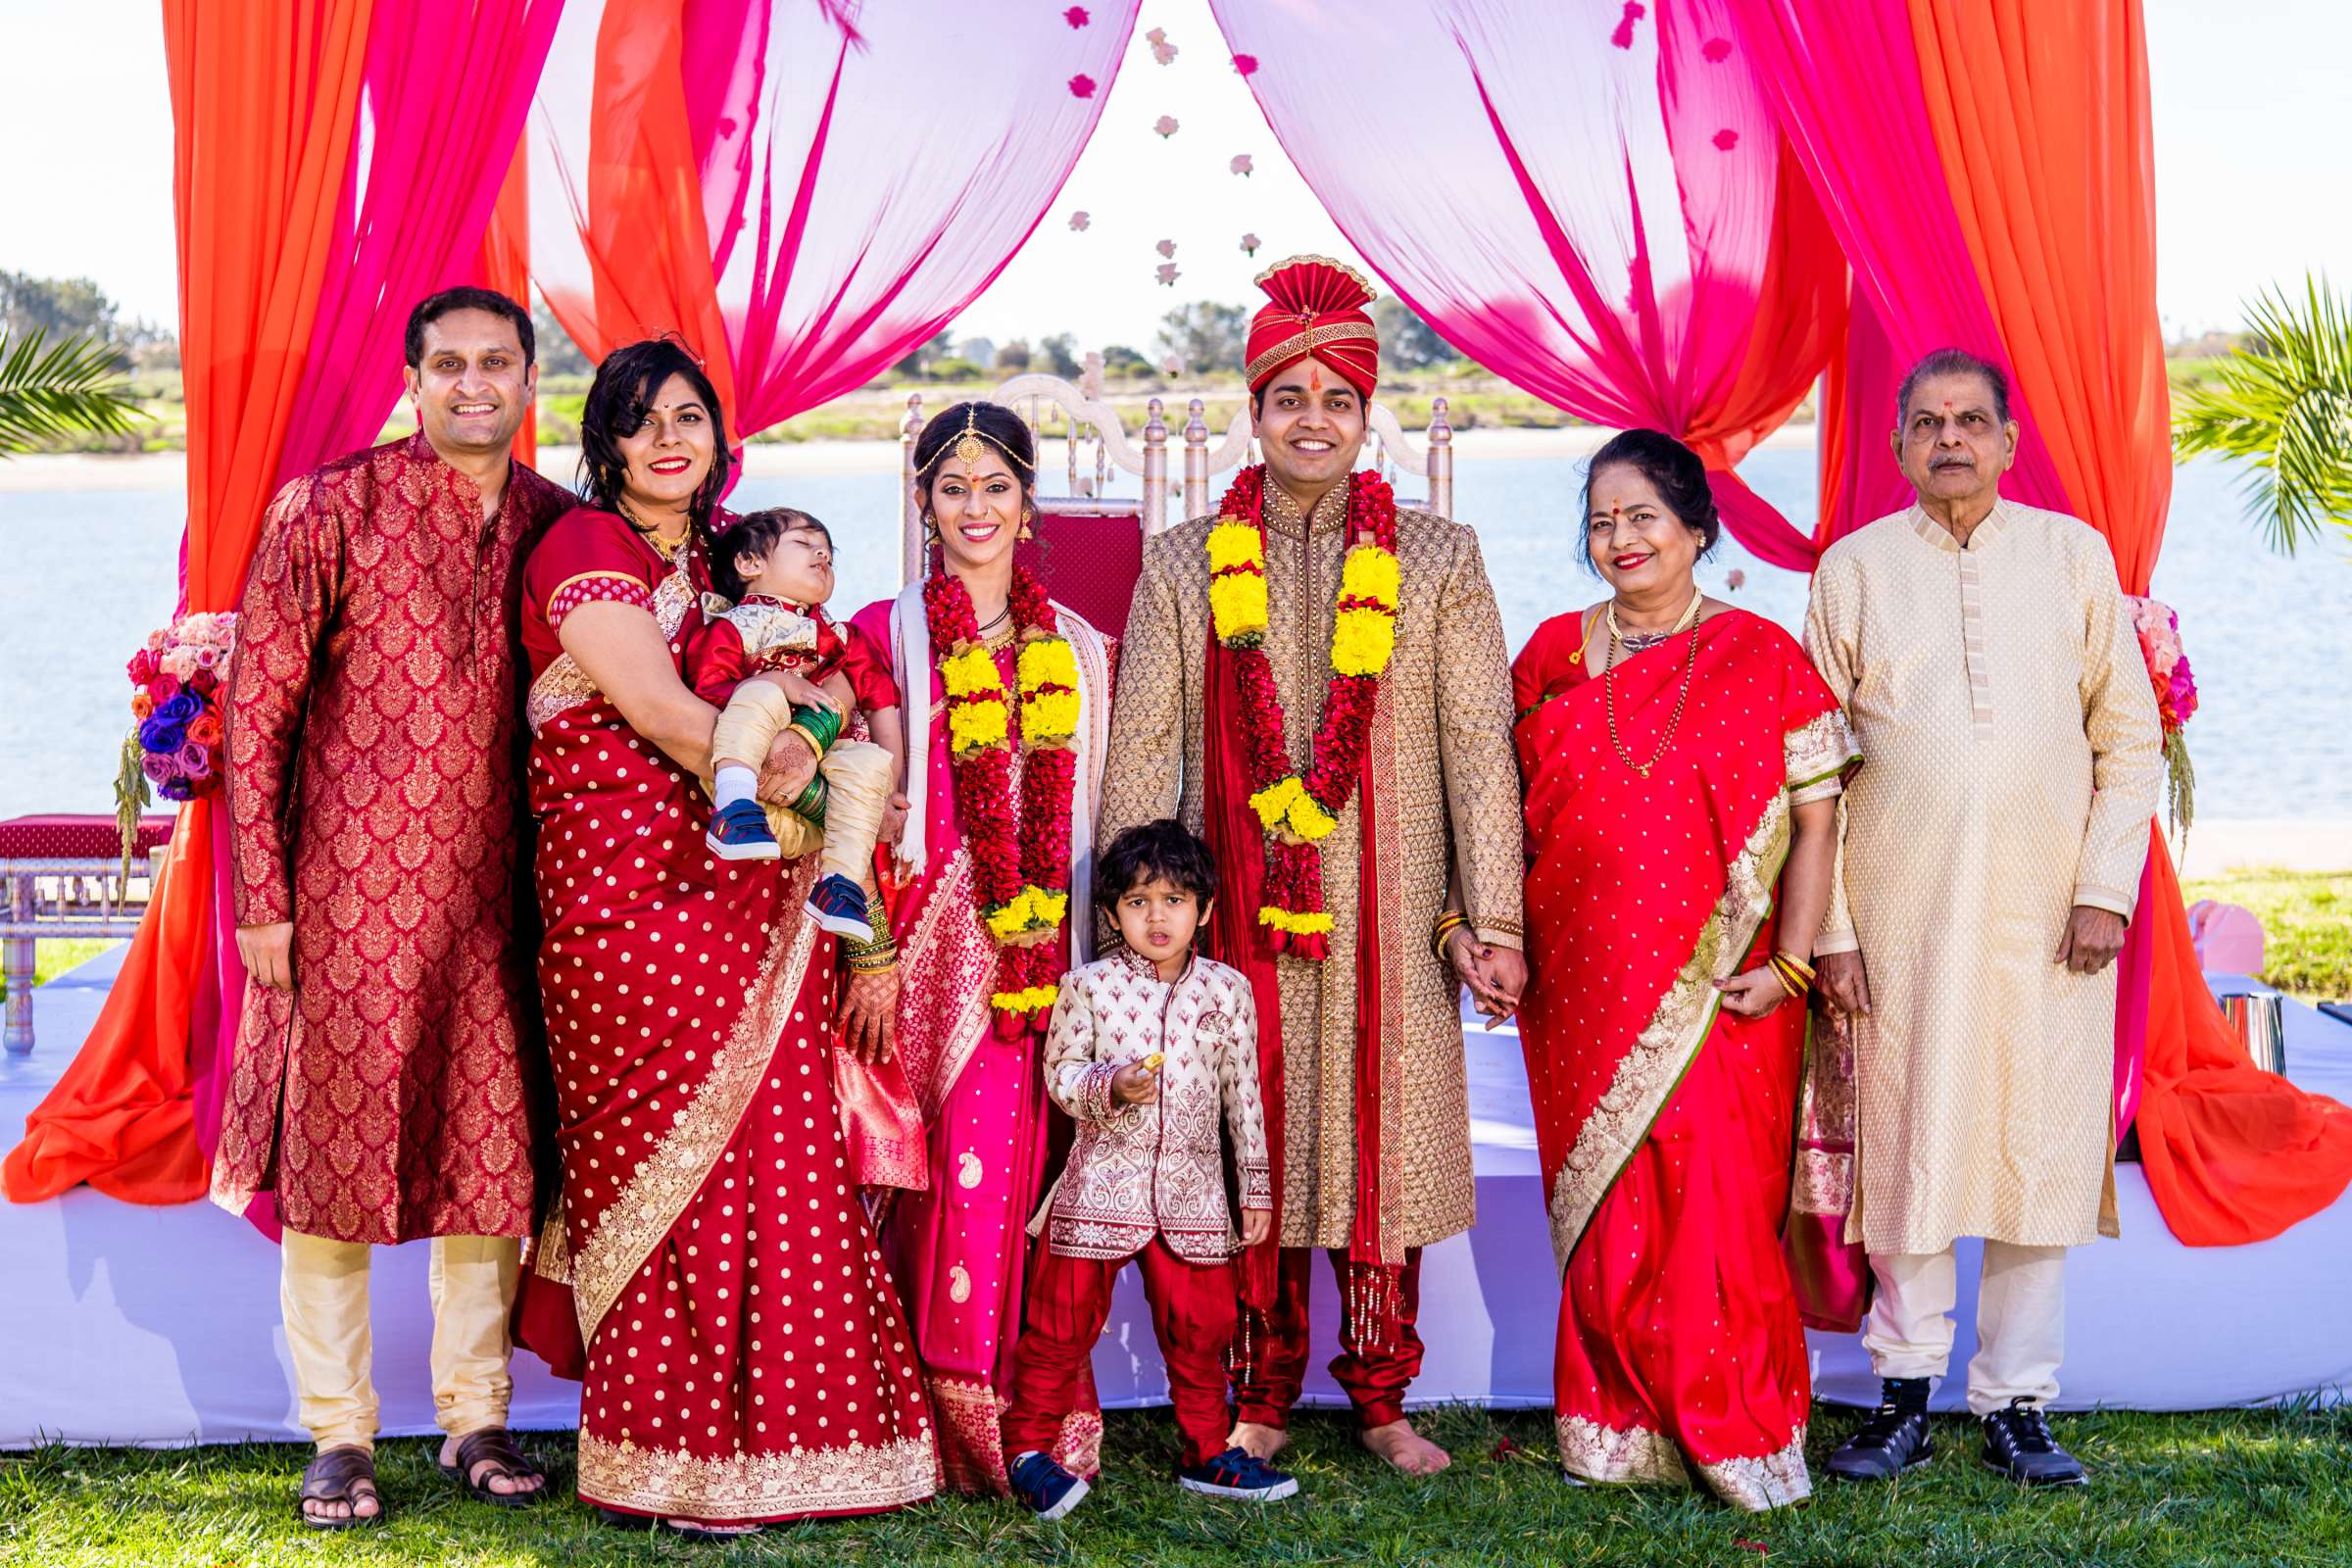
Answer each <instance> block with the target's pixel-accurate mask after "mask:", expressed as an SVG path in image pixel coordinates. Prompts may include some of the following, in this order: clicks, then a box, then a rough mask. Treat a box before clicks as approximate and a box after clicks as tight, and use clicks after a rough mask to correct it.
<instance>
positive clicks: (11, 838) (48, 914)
mask: <svg viewBox="0 0 2352 1568" xmlns="http://www.w3.org/2000/svg"><path fill="white" fill-rule="evenodd" d="M171 839H172V818H171V817H169V816H160V815H159V816H144V817H141V818H140V819H139V834H138V842H137V844H136V846H135V847H134V851H133V854H132V856H131V862H130V875H129V876H128V877H125V876H124V875H123V835H122V832H121V830H120V829H119V828H117V826H116V825H115V819H114V818H113V817H111V816H68V815H63V814H49V815H43V816H18V817H11V818H10V819H9V820H7V821H5V822H0V896H4V897H5V899H6V905H5V907H0V972H4V973H5V974H6V976H7V980H8V1022H7V1025H6V1031H5V1036H4V1039H5V1043H6V1046H7V1050H8V1052H9V1054H12V1055H19V1056H21V1055H25V1054H27V1053H29V1052H30V1051H31V1050H32V969H33V944H34V943H35V942H36V941H39V940H42V939H44V938H46V939H49V940H61V939H72V938H77V937H78V938H87V937H97V938H128V937H130V936H131V935H132V934H133V933H135V932H136V931H137V930H138V925H139V911H140V908H141V906H142V905H143V903H144V901H145V896H146V895H145V891H144V890H145V886H146V880H147V857H148V856H150V855H152V854H154V853H155V852H156V851H157V850H160V849H162V848H163V847H164V846H165V845H166V844H168V843H170V842H171ZM133 883H136V884H138V886H137V887H135V888H134V887H133V886H132V884H133Z"/></svg>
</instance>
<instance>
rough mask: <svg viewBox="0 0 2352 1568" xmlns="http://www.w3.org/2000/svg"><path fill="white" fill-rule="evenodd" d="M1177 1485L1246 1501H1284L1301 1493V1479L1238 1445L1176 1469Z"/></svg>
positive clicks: (1202, 1492)
mask: <svg viewBox="0 0 2352 1568" xmlns="http://www.w3.org/2000/svg"><path fill="white" fill-rule="evenodd" d="M1176 1484H1177V1485H1178V1486H1180V1487H1182V1488H1183V1489H1184V1490H1185V1491H1187V1492H1198V1493H1200V1494H1201V1495H1202V1496H1207V1497H1239V1498H1241V1499H1242V1500H1243V1501H1245V1502H1280V1501H1281V1500H1282V1499H1283V1498H1285V1497H1295V1496H1297V1495H1299V1478H1298V1477H1297V1476H1294V1475H1290V1474H1288V1473H1286V1472H1284V1471H1281V1470H1277V1469H1275V1468H1274V1467H1273V1466H1272V1465H1270V1464H1268V1463H1266V1461H1265V1460H1263V1459H1260V1458H1259V1457H1258V1456H1257V1455H1256V1454H1254V1453H1251V1452H1250V1450H1249V1449H1248V1448H1245V1447H1243V1446H1240V1445H1239V1444H1236V1445H1235V1446H1232V1447H1230V1448H1227V1449H1226V1450H1225V1451H1224V1452H1223V1453H1220V1454H1218V1455H1217V1456H1216V1457H1215V1458H1213V1459H1203V1460H1201V1462H1200V1463H1199V1464H1188V1465H1186V1466H1184V1467H1183V1468H1182V1469H1180V1470H1178V1471H1177V1472H1176Z"/></svg>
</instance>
